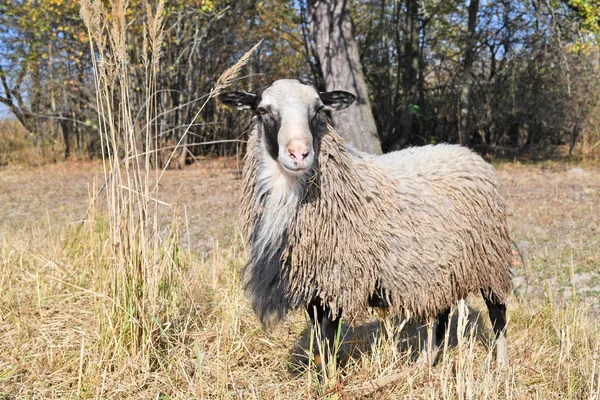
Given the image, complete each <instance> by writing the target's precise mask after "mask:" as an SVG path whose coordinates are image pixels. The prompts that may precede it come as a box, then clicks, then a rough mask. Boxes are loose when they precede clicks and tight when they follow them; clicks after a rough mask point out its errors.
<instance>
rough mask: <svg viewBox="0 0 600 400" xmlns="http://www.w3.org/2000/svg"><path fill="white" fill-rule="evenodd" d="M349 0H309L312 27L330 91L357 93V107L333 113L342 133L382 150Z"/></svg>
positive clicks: (359, 145) (350, 139) (363, 145)
mask: <svg viewBox="0 0 600 400" xmlns="http://www.w3.org/2000/svg"><path fill="white" fill-rule="evenodd" d="M347 2H348V1H347V0H308V9H309V12H310V28H311V32H312V35H313V38H314V40H315V44H316V48H317V54H318V56H319V62H320V65H321V71H322V72H323V78H324V80H325V88H326V89H327V90H346V91H348V92H352V93H353V94H355V95H356V98H357V99H356V103H355V105H354V106H352V107H350V108H348V109H346V110H342V111H337V112H335V113H332V119H333V124H334V126H335V128H336V129H337V130H338V132H339V133H340V134H341V135H342V136H343V137H344V138H345V139H346V140H347V141H348V142H349V143H350V144H352V145H353V146H355V147H356V148H357V149H359V150H361V151H365V152H367V153H372V154H380V153H381V143H380V142H379V135H378V134H377V127H376V125H375V119H374V118H373V113H372V112H371V105H370V102H369V94H368V91H367V85H366V83H365V79H364V76H363V72H362V65H361V62H360V57H359V53H358V45H357V44H356V40H355V39H354V27H353V25H352V19H351V17H350V13H349V11H348V8H347Z"/></svg>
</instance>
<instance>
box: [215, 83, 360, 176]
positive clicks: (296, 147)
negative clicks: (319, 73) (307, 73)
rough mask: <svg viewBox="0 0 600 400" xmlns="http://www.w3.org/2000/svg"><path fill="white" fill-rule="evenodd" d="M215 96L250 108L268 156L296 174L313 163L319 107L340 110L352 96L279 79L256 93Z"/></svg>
mask: <svg viewBox="0 0 600 400" xmlns="http://www.w3.org/2000/svg"><path fill="white" fill-rule="evenodd" d="M219 99H220V100H221V101H222V102H223V103H225V104H227V105H228V106H231V107H237V108H238V109H240V110H248V109H254V111H255V114H256V115H255V124H256V126H257V127H258V130H259V132H260V134H261V140H262V142H263V144H264V146H265V149H266V151H267V152H268V154H269V156H271V157H272V158H273V159H274V160H275V161H277V162H278V163H279V164H280V165H281V168H282V169H283V170H284V171H285V172H286V173H287V174H290V175H294V176H300V175H304V174H305V173H307V172H308V171H310V170H311V168H312V166H313V164H314V160H315V141H314V137H315V133H316V132H318V130H319V129H320V128H321V125H322V124H325V123H326V118H325V116H324V115H323V113H322V111H323V110H328V111H335V110H342V109H344V108H346V107H348V106H349V105H350V104H352V103H353V102H354V100H356V97H355V96H354V95H353V94H351V93H348V92H343V91H340V90H334V91H332V92H318V91H317V90H316V89H315V88H314V87H312V86H309V85H305V84H303V83H301V82H300V81H298V80H295V79H281V80H278V81H275V82H274V83H273V84H272V85H271V86H269V87H267V88H266V89H264V90H263V91H262V92H260V93H248V92H241V91H238V92H229V93H223V94H221V95H220V96H219Z"/></svg>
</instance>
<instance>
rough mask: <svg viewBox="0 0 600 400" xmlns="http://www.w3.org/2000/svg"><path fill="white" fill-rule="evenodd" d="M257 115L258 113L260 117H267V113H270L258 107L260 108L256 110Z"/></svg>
mask: <svg viewBox="0 0 600 400" xmlns="http://www.w3.org/2000/svg"><path fill="white" fill-rule="evenodd" d="M256 113H257V114H258V115H265V114H267V113H268V111H267V110H266V109H265V108H263V107H258V108H257V109H256Z"/></svg>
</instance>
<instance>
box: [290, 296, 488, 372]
mask: <svg viewBox="0 0 600 400" xmlns="http://www.w3.org/2000/svg"><path fill="white" fill-rule="evenodd" d="M467 308H468V312H469V315H468V320H467V324H466V328H465V330H464V332H465V336H468V335H469V334H470V333H471V332H473V334H474V335H475V337H476V338H477V341H478V342H479V344H481V345H483V346H484V347H485V349H486V351H489V349H490V345H491V338H492V336H493V332H492V330H491V328H490V324H489V323H488V314H487V312H482V311H480V310H477V309H474V308H471V307H470V306H467ZM307 319H308V318H307ZM386 327H387V328H386ZM457 327H458V312H457V311H456V310H455V311H454V312H453V314H452V318H451V319H450V331H449V333H448V341H449V344H448V349H449V350H451V349H452V348H454V347H456V346H457V345H458V336H457ZM390 328H391V329H390ZM390 331H391V333H392V335H393V340H394V342H395V345H396V346H397V349H398V351H399V352H400V353H401V354H403V355H404V356H405V357H409V358H410V361H411V362H416V360H417V358H418V356H419V354H420V351H421V349H423V348H424V345H425V341H426V340H427V325H426V324H425V323H424V322H422V321H419V320H417V319H408V320H403V319H400V318H387V323H386V321H385V319H380V320H377V321H370V322H365V323H363V324H359V325H356V326H352V325H350V324H347V323H342V331H341V338H342V343H341V345H340V348H339V351H338V360H339V366H340V367H342V368H343V367H344V366H345V365H346V364H347V363H348V361H350V360H351V359H353V360H358V359H359V358H360V357H361V356H363V355H366V356H367V357H370V356H371V355H372V353H373V350H374V349H375V348H376V346H377V344H379V343H382V342H383V341H385V340H389V339H388V338H389V335H388V333H387V332H390ZM311 332H312V328H311V326H309V325H307V327H306V328H305V329H304V330H303V331H302V333H301V334H300V337H299V338H298V339H297V340H296V342H295V343H294V345H293V347H292V349H291V351H290V354H289V364H288V365H289V368H288V369H289V372H290V373H292V374H295V375H300V374H302V373H304V372H306V370H307V368H308V366H309V357H308V354H309V352H310V336H311ZM443 350H444V344H442V345H441V346H440V352H439V354H438V358H437V360H438V361H439V360H440V359H441V358H442V356H443Z"/></svg>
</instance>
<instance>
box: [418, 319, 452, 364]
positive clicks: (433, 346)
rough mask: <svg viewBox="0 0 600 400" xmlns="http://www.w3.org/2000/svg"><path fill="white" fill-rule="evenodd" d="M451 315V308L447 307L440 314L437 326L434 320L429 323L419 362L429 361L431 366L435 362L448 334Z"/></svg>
mask: <svg viewBox="0 0 600 400" xmlns="http://www.w3.org/2000/svg"><path fill="white" fill-rule="evenodd" d="M449 315H450V308H447V309H446V310H444V311H442V312H441V313H439V314H438V316H437V323H435V327H434V323H433V322H430V323H428V324H427V340H426V341H425V346H424V349H423V351H422V352H421V355H420V356H419V362H422V363H425V362H427V363H428V364H429V365H431V366H433V365H434V364H435V360H436V359H437V356H438V353H439V351H440V347H441V345H442V342H443V341H444V338H445V336H446V328H447V327H448V316H449Z"/></svg>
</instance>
